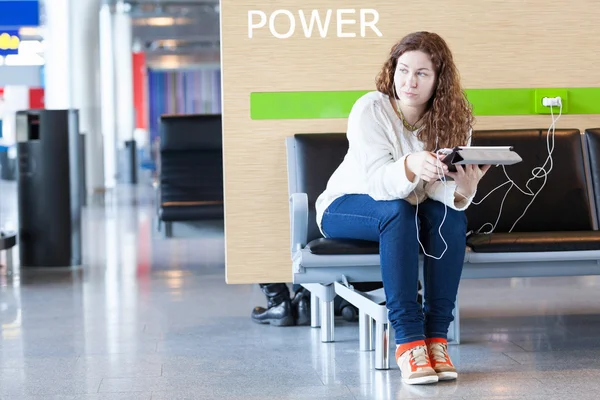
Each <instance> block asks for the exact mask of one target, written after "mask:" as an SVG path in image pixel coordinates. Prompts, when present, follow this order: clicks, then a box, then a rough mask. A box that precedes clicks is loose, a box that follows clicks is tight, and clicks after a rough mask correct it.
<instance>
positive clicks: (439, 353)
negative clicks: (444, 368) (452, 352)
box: [429, 343, 450, 364]
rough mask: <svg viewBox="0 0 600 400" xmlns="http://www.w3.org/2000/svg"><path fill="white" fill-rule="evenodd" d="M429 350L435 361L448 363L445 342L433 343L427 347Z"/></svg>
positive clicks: (448, 358)
mask: <svg viewBox="0 0 600 400" xmlns="http://www.w3.org/2000/svg"><path fill="white" fill-rule="evenodd" d="M429 349H430V350H431V358H433V360H434V361H435V362H436V363H438V364H439V363H444V364H450V357H449V356H448V350H447V346H446V344H445V343H433V344H431V346H430V347H429Z"/></svg>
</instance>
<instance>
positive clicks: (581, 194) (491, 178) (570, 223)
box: [466, 129, 593, 233]
mask: <svg viewBox="0 0 600 400" xmlns="http://www.w3.org/2000/svg"><path fill="white" fill-rule="evenodd" d="M546 139H547V129H539V130H484V131H474V133H473V145H477V146H514V149H515V151H516V152H517V153H519V155H520V156H521V158H522V159H523V161H522V162H521V163H518V164H515V165H510V166H506V167H505V168H506V172H507V173H508V176H509V177H510V178H512V179H513V180H514V181H515V183H516V184H517V185H518V186H519V187H520V188H521V189H523V190H527V188H526V187H525V184H526V182H527V181H528V180H529V179H530V178H531V177H532V170H533V169H534V168H536V167H540V166H542V165H543V164H544V162H545V161H546V158H547V156H548V150H547V145H546ZM583 157H584V154H583V147H582V141H581V134H580V131H579V130H577V129H560V130H559V129H557V130H556V134H555V146H554V152H553V154H552V158H553V161H554V165H553V168H552V171H551V172H550V174H549V175H548V179H547V182H546V184H545V186H544V187H543V189H542V190H541V192H540V193H539V195H538V196H537V197H536V198H535V200H534V201H533V204H532V205H531V207H529V209H528V210H527V212H526V213H525V216H524V217H523V218H522V219H521V220H520V221H519V222H518V223H517V224H516V226H515V228H514V229H513V231H512V232H553V231H555V232H568V231H587V230H592V229H593V217H592V210H591V207H590V201H589V195H588V182H587V178H586V174H585V164H584V158H583ZM548 167H549V164H548V165H547V166H546V169H548ZM505 182H507V178H506V176H505V174H504V172H503V170H502V167H501V166H499V167H492V168H491V169H490V170H489V171H488V173H487V174H486V175H485V176H484V177H483V179H482V180H481V182H480V184H479V187H478V189H477V195H476V196H475V201H476V202H478V201H480V200H481V199H483V197H485V196H486V195H487V194H489V193H490V192H491V191H492V190H493V189H494V188H496V187H497V186H499V185H501V184H503V183H505ZM542 183H543V179H536V180H534V181H532V182H531V184H530V187H531V188H532V190H533V192H534V193H536V192H537V191H538V190H539V188H540V187H541V185H542ZM509 186H510V184H507V185H505V186H503V187H501V188H500V189H498V190H496V191H495V192H494V193H492V194H491V195H490V196H489V197H488V198H487V199H485V200H484V201H483V203H481V204H480V205H476V204H472V205H470V206H469V208H468V209H467V211H466V214H467V218H468V221H469V230H473V231H476V232H477V230H479V229H480V228H481V227H482V226H483V225H484V224H486V223H488V222H490V223H492V224H493V223H495V222H496V219H497V218H498V214H499V212H500V205H501V203H502V198H503V197H504V195H505V194H506V191H507V190H508V188H509ZM531 199H532V197H531V196H527V195H525V194H523V193H521V192H520V191H519V189H517V188H516V187H513V188H512V190H511V191H510V192H509V194H508V196H507V197H506V200H505V202H504V205H503V208H502V214H501V217H500V220H499V222H498V224H497V226H496V229H495V230H494V232H496V233H506V232H509V230H510V229H511V227H512V226H513V224H514V223H515V221H516V220H517V219H518V218H519V217H520V216H521V214H523V212H524V211H525V208H526V207H527V205H528V204H529V202H530V201H531ZM490 228H491V225H489V224H488V225H487V226H485V227H484V228H483V230H482V231H481V232H486V231H489V229H490Z"/></svg>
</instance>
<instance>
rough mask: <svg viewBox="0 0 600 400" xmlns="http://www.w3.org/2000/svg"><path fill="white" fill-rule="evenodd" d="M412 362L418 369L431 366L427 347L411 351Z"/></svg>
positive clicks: (419, 347)
mask: <svg viewBox="0 0 600 400" xmlns="http://www.w3.org/2000/svg"><path fill="white" fill-rule="evenodd" d="M410 360H411V361H412V362H413V363H414V365H416V366H417V367H425V366H429V358H428V357H427V348H426V347H425V346H417V347H415V348H413V349H412V350H410Z"/></svg>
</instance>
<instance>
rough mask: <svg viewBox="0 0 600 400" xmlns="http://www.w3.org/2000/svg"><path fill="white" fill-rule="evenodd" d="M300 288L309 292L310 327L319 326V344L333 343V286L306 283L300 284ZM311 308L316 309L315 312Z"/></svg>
mask: <svg viewBox="0 0 600 400" xmlns="http://www.w3.org/2000/svg"><path fill="white" fill-rule="evenodd" d="M302 286H303V287H305V288H306V289H308V291H310V298H311V310H310V311H311V312H310V317H311V318H310V323H311V326H313V327H318V326H319V325H320V326H321V342H323V343H327V342H333V341H334V335H333V331H334V328H335V321H334V317H335V316H334V313H333V299H335V288H334V286H333V285H323V284H321V283H306V284H302ZM313 307H315V308H317V309H316V310H315V309H314V308H313Z"/></svg>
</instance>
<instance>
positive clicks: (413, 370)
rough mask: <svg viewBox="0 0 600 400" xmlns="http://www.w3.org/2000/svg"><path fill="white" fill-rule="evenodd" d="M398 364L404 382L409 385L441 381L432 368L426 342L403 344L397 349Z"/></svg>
mask: <svg viewBox="0 0 600 400" xmlns="http://www.w3.org/2000/svg"><path fill="white" fill-rule="evenodd" d="M396 362H397V363H398V367H400V373H401V374H402V381H403V382H405V383H407V384H409V385H422V384H427V383H435V382H437V381H438V380H439V378H438V375H437V373H436V372H435V370H434V369H433V368H432V366H431V362H430V361H429V355H428V354H427V345H426V343H425V341H424V340H418V341H415V342H410V343H405V344H401V345H399V346H398V347H397V348H396Z"/></svg>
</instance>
